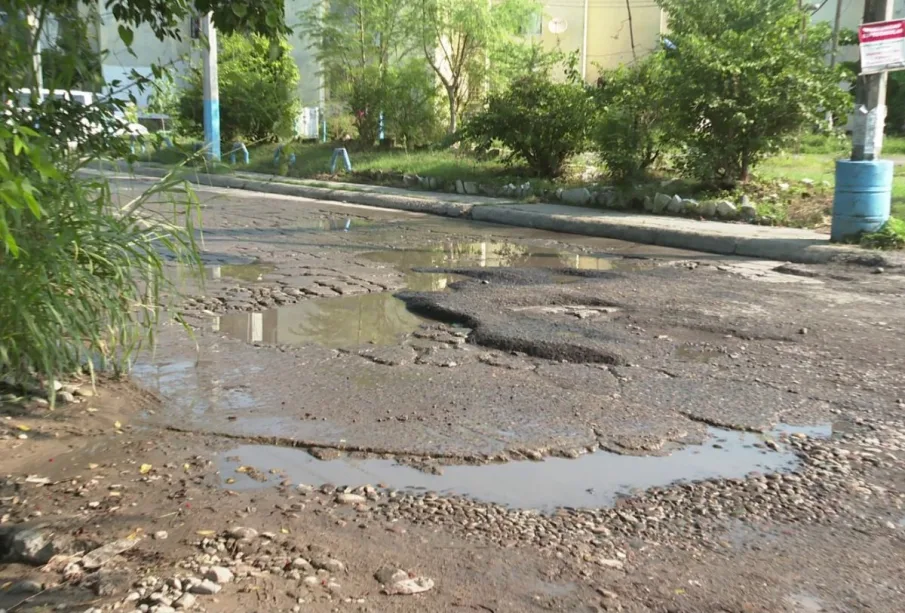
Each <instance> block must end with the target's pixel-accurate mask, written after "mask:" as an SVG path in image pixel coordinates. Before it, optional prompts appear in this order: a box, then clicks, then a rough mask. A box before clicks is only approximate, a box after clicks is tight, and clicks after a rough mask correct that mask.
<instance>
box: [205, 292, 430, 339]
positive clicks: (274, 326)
mask: <svg viewBox="0 0 905 613" xmlns="http://www.w3.org/2000/svg"><path fill="white" fill-rule="evenodd" d="M423 322H424V320H422V319H421V318H419V317H417V316H416V315H414V314H412V313H411V312H409V311H408V309H406V307H405V303H404V302H402V301H401V300H399V299H398V298H395V297H393V295H392V294H391V293H375V294H361V295H358V296H343V297H341V298H317V299H312V300H306V301H304V302H301V303H298V304H295V305H292V306H287V307H281V308H277V309H269V310H267V311H264V312H261V313H233V314H229V315H224V316H221V317H217V318H215V319H214V324H213V326H214V331H215V332H220V333H221V334H225V335H227V336H230V337H232V338H236V339H239V340H242V341H246V342H250V343H267V344H271V345H277V344H285V345H292V344H298V345H300V344H315V345H321V346H324V347H334V348H340V347H354V346H357V345H367V344H374V345H392V344H395V343H396V342H398V341H399V340H400V338H401V337H403V336H405V335H406V334H409V333H411V332H413V331H415V330H417V329H418V327H420V326H421V324H422V323H423Z"/></svg>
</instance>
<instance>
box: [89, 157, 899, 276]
mask: <svg viewBox="0 0 905 613" xmlns="http://www.w3.org/2000/svg"><path fill="white" fill-rule="evenodd" d="M100 170H108V171H109V170H112V171H117V172H128V173H131V174H134V175H135V176H145V177H158V178H159V177H163V176H165V175H167V174H168V173H169V172H170V170H169V169H167V168H163V167H160V166H156V165H147V164H133V165H128V164H126V163H124V162H118V163H109V162H107V163H103V164H102V165H101V168H100ZM249 174H252V173H244V175H243V176H236V175H228V174H208V173H200V172H197V171H195V170H194V169H191V168H184V170H183V172H182V175H183V177H182V178H184V179H185V180H187V181H189V182H190V183H194V184H197V185H203V186H208V187H220V188H229V189H241V190H246V191H253V192H260V193H267V194H278V195H283V196H295V197H300V198H311V199H316V200H328V201H335V202H345V203H352V204H363V205H367V206H373V207H377V208H384V209H393V210H400V211H409V212H415V213H425V214H430V215H440V216H444V217H453V218H459V219H471V220H474V221H483V222H489V223H495V224H500V225H507V226H515V227H521V228H533V229H537V230H548V231H552V232H563V233H567V234H577V235H582V236H595V237H600V238H610V239H617V240H623V241H629V242H633V243H642V244H648V245H659V246H663V247H672V248H676V249H687V250H691V251H703V252H707V253H715V254H719V255H731V256H742V257H751V258H760V259H768V260H778V261H785V262H794V263H797V264H827V263H845V264H856V265H863V266H885V267H890V268H895V267H902V266H905V254H898V253H889V252H882V251H870V250H866V249H862V248H860V247H855V246H848V245H833V244H830V242H829V239H828V238H827V239H826V240H825V241H816V240H809V239H804V238H785V237H763V236H747V235H746V234H745V232H744V230H745V229H747V226H744V225H741V224H739V225H738V227H739V228H741V231H739V232H738V233H737V234H735V235H733V234H728V233H726V232H725V231H724V232H720V233H715V232H710V231H707V230H706V229H701V230H692V229H688V228H679V227H677V228H663V227H652V226H649V225H644V224H640V223H638V222H637V221H631V220H627V219H625V218H623V217H619V216H616V215H614V216H612V217H608V216H606V215H605V211H599V212H597V211H595V212H596V213H600V214H599V215H597V216H595V217H593V218H587V217H579V216H573V215H561V214H551V213H546V212H534V211H530V210H525V207H526V206H532V205H524V206H519V207H517V206H513V203H511V202H507V201H505V200H501V201H500V203H499V204H483V203H481V204H477V203H467V202H449V201H444V200H442V195H440V194H438V197H430V198H419V197H418V196H416V195H412V196H408V195H406V196H401V195H397V194H390V193H379V192H375V191H373V190H371V191H356V190H350V189H341V188H332V187H321V186H314V185H306V184H304V183H289V182H284V181H280V180H278V179H277V178H276V177H274V176H272V175H265V174H261V175H260V176H261V179H253V178H250V177H249V176H248V175H249ZM319 183H321V182H319ZM364 187H369V186H363V188H364ZM484 200H487V199H484ZM725 226H726V227H727V228H729V227H733V226H732V225H730V224H725ZM761 229H763V228H761Z"/></svg>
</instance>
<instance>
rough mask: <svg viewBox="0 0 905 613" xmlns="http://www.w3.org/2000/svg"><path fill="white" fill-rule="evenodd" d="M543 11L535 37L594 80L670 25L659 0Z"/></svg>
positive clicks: (567, 1)
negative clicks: (572, 56) (575, 60)
mask: <svg viewBox="0 0 905 613" xmlns="http://www.w3.org/2000/svg"><path fill="white" fill-rule="evenodd" d="M903 1H905V0H903ZM629 8H631V27H630V26H629ZM543 10H544V15H543V19H542V24H541V26H542V27H541V32H540V34H537V33H534V34H535V39H536V40H540V41H541V42H543V44H544V47H545V48H546V49H551V50H552V49H559V50H560V51H563V52H565V53H572V52H577V53H578V54H579V57H580V58H581V61H582V63H583V64H584V74H585V79H586V80H587V81H588V82H591V83H593V82H594V81H596V80H597V77H598V76H599V74H600V71H601V69H602V70H607V69H611V68H616V67H618V66H620V65H622V64H628V63H631V62H632V61H634V59H635V58H636V57H637V58H641V57H644V56H645V55H647V54H648V53H650V52H651V51H653V50H655V49H656V48H657V44H658V40H659V36H660V33H661V32H662V31H663V28H664V25H665V19H664V17H663V11H662V10H661V9H660V7H659V6H658V5H657V3H656V0H630V4H629V5H628V6H626V3H625V1H624V0H547V1H546V2H545V3H544V9H543ZM632 33H634V52H633V50H632Z"/></svg>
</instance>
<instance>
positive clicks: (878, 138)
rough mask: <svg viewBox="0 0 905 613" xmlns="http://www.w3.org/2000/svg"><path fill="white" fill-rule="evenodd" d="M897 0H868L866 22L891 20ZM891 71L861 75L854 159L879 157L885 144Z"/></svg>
mask: <svg viewBox="0 0 905 613" xmlns="http://www.w3.org/2000/svg"><path fill="white" fill-rule="evenodd" d="M892 14H893V0H865V2H864V17H863V19H862V22H863V23H873V22H876V21H890V20H892ZM886 80H887V73H886V72H880V73H877V74H867V75H861V76H860V77H858V85H857V89H856V90H855V129H854V131H853V138H852V141H853V143H852V160H853V161H862V160H863V161H871V160H875V159H877V157H878V156H879V155H880V150H881V149H882V148H883V125H884V123H885V122H886Z"/></svg>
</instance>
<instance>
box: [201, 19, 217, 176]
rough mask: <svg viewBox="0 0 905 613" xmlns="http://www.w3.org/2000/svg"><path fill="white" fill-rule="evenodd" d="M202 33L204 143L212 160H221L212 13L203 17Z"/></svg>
mask: <svg viewBox="0 0 905 613" xmlns="http://www.w3.org/2000/svg"><path fill="white" fill-rule="evenodd" d="M201 35H202V38H203V39H204V41H205V42H206V43H207V44H206V46H205V47H204V50H203V58H202V61H203V64H204V77H203V78H204V145H205V147H206V150H207V157H208V159H210V160H211V161H220V85H219V76H218V72H217V31H216V30H215V29H214V24H213V23H212V22H211V13H207V14H206V15H204V16H203V17H202V18H201Z"/></svg>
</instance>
